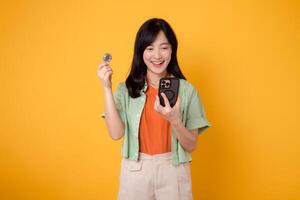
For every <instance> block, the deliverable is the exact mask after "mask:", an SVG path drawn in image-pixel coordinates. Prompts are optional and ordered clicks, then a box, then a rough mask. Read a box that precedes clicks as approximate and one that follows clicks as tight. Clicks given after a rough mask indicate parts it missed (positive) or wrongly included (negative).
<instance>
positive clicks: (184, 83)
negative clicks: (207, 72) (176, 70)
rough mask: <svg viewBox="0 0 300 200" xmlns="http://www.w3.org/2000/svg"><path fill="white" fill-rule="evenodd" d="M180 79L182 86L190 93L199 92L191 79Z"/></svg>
mask: <svg viewBox="0 0 300 200" xmlns="http://www.w3.org/2000/svg"><path fill="white" fill-rule="evenodd" d="M179 80H180V83H179V84H180V86H179V87H180V88H181V89H182V90H183V91H185V92H188V93H193V92H197V90H196V88H195V87H194V85H192V84H191V83H190V82H189V81H187V80H184V79H179Z"/></svg>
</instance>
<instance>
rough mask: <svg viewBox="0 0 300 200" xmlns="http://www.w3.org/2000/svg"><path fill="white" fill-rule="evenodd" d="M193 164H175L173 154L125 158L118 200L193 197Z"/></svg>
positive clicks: (157, 199)
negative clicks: (132, 158) (134, 158)
mask: <svg viewBox="0 0 300 200" xmlns="http://www.w3.org/2000/svg"><path fill="white" fill-rule="evenodd" d="M191 182H192V181H191V173H190V163H189V162H187V163H183V164H180V165H178V166H174V165H172V154H171V152H169V153H164V154H156V155H148V154H144V153H140V154H139V159H138V161H134V160H128V159H126V158H122V163H121V174H120V179H119V183H120V186H119V194H118V200H192V199H193V195H192V183H191Z"/></svg>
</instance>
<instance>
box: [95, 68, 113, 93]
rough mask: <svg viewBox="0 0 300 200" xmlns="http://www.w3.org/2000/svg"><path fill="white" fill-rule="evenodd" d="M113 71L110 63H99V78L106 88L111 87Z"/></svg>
mask: <svg viewBox="0 0 300 200" xmlns="http://www.w3.org/2000/svg"><path fill="white" fill-rule="evenodd" d="M112 74H113V71H112V68H111V67H110V66H109V64H108V63H102V64H100V65H99V67H98V70H97V75H98V78H99V79H100V80H101V82H102V86H103V87H106V88H111V87H112V83H111V77H112Z"/></svg>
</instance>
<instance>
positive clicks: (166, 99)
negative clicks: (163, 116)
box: [160, 92, 170, 107]
mask: <svg viewBox="0 0 300 200" xmlns="http://www.w3.org/2000/svg"><path fill="white" fill-rule="evenodd" d="M160 94H161V96H162V97H163V99H164V102H165V107H170V103H169V100H168V98H167V96H166V95H165V93H163V92H162V93H160Z"/></svg>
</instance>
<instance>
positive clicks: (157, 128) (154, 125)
mask: <svg viewBox="0 0 300 200" xmlns="http://www.w3.org/2000/svg"><path fill="white" fill-rule="evenodd" d="M157 94H158V89H156V88H154V87H151V85H150V84H148V88H147V91H146V97H147V99H146V103H145V106H144V109H143V113H142V116H141V120H140V126H139V146H140V148H139V151H140V152H142V153H146V154H150V155H154V154H161V153H167V152H170V151H171V134H172V128H171V125H170V123H169V122H168V120H166V119H164V118H163V117H161V116H160V114H159V113H157V112H155V111H154V102H155V96H156V95H157Z"/></svg>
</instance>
